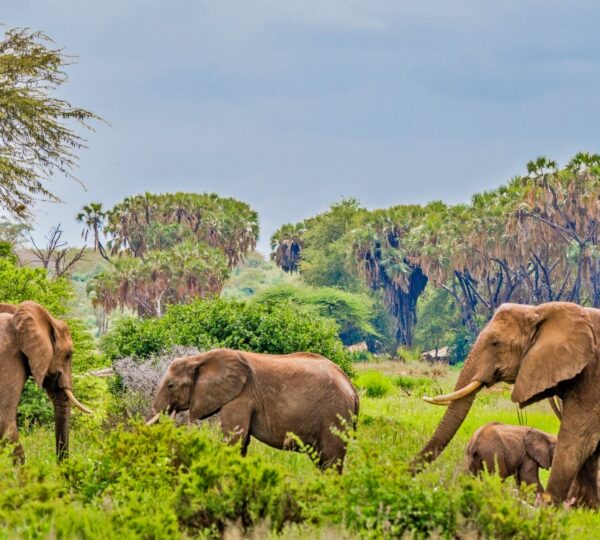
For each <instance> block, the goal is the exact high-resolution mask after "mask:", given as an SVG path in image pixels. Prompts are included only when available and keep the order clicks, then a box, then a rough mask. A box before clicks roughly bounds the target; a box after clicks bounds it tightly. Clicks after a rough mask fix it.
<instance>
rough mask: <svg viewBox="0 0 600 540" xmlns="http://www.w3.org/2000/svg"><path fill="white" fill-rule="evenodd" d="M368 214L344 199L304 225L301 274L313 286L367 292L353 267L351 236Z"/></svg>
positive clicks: (358, 204) (357, 204)
mask: <svg viewBox="0 0 600 540" xmlns="http://www.w3.org/2000/svg"><path fill="white" fill-rule="evenodd" d="M365 213H366V210H365V209H364V208H362V207H361V206H360V203H359V201H358V200H357V199H353V198H349V199H342V200H341V201H339V202H336V203H333V204H332V205H331V206H330V207H329V209H328V210H327V211H325V212H323V213H322V214H319V215H318V216H315V217H314V218H310V219H308V220H306V221H305V222H304V227H305V232H304V234H303V235H302V237H303V241H304V249H303V250H302V259H301V263H300V271H301V273H302V279H303V280H304V281H305V282H306V283H308V284H309V285H314V286H320V287H324V286H325V287H341V288H343V289H349V290H355V291H356V290H364V285H363V284H362V282H361V280H360V278H359V276H358V273H357V272H356V270H355V267H354V265H353V264H352V263H351V259H350V257H351V255H352V254H351V252H350V251H349V250H348V240H349V238H348V235H349V233H350V232H351V231H352V230H353V229H354V228H355V227H356V226H357V225H358V223H359V220H360V218H361V217H362V216H363V215H364V214H365Z"/></svg>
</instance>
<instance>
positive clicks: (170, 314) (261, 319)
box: [102, 299, 352, 374]
mask: <svg viewBox="0 0 600 540" xmlns="http://www.w3.org/2000/svg"><path fill="white" fill-rule="evenodd" d="M174 345H185V346H189V347H197V348H198V349H201V350H207V349H211V348H215V347H226V348H231V349H241V350H248V351H255V352H263V353H271V354H286V353H292V352H297V351H306V352H314V353H318V354H322V355H323V356H326V357H327V358H329V359H330V360H332V361H333V362H335V363H336V364H338V365H339V366H340V367H341V368H342V369H344V371H346V373H349V374H351V373H352V366H351V362H350V358H349V356H348V353H347V352H346V351H345V350H344V348H343V345H342V343H341V341H340V340H339V338H338V336H337V331H336V327H335V324H333V323H332V322H330V321H327V320H325V319H322V318H320V317H317V316H313V317H307V316H306V313H305V312H302V311H299V310H297V309H294V308H293V307H292V306H290V305H287V304H284V305H279V304H268V305H267V304H258V303H255V302H243V301H237V300H223V299H211V300H196V301H194V302H192V303H191V304H188V305H183V306H169V308H168V310H167V313H166V314H165V316H164V317H162V318H160V319H146V320H134V319H125V320H123V321H121V322H120V323H118V324H117V325H116V326H115V328H114V329H113V330H112V331H111V332H109V333H108V334H107V335H106V336H105V338H104V340H103V342H102V347H103V350H104V352H105V353H106V356H107V357H108V358H109V359H111V360H116V359H118V358H125V357H131V358H136V359H144V358H148V357H149V356H150V355H152V354H156V353H159V352H161V351H165V350H168V349H170V348H172V347H173V346H174Z"/></svg>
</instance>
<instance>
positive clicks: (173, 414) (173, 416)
mask: <svg viewBox="0 0 600 540" xmlns="http://www.w3.org/2000/svg"><path fill="white" fill-rule="evenodd" d="M169 416H170V417H171V418H175V417H176V416H177V411H176V410H175V409H173V410H172V411H171V414H170V415H169Z"/></svg>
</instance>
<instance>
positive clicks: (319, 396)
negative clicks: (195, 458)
mask: <svg viewBox="0 0 600 540" xmlns="http://www.w3.org/2000/svg"><path fill="white" fill-rule="evenodd" d="M358 406H359V403H358V395H357V393H356V390H355V389H354V387H353V386H352V383H351V382H350V380H349V379H348V377H347V376H346V374H345V373H344V372H343V371H342V370H341V369H340V368H339V367H338V366H337V365H335V364H334V363H333V362H331V361H330V360H328V359H327V358H324V357H322V356H319V355H317V354H312V353H305V352H300V353H294V354H286V355H270V354H257V353H251V352H244V351H236V350H230V349H215V350H212V351H208V352H205V353H202V354H199V355H197V356H191V357H187V358H178V359H176V360H174V361H173V362H172V363H171V365H170V366H169V368H168V369H167V372H166V373H165V375H164V377H163V379H162V381H161V383H160V386H159V389H158V392H157V394H156V397H155V399H154V402H153V404H152V412H151V415H150V417H149V419H148V423H149V424H151V423H154V422H155V421H156V420H158V418H159V416H160V413H161V412H162V411H166V410H168V411H169V412H180V411H186V410H189V415H190V420H191V421H194V420H197V419H203V418H207V417H208V416H211V415H213V414H215V413H217V412H219V413H220V421H221V429H222V431H223V433H224V434H225V435H226V437H227V439H228V441H229V442H231V443H236V442H238V441H241V451H242V454H244V455H245V453H246V450H247V448H248V444H249V442H250V437H251V436H252V437H254V438H256V439H257V440H259V441H261V442H263V443H266V444H268V445H269V446H272V447H274V448H279V449H284V450H298V448H297V444H296V442H295V438H294V437H293V436H290V434H293V435H295V436H296V437H297V438H298V439H300V440H301V441H302V443H303V444H304V445H309V446H311V447H313V448H314V449H315V451H316V452H317V455H318V465H319V467H320V468H322V469H325V468H328V467H330V466H335V467H336V468H337V470H338V471H340V472H341V470H342V468H343V462H344V458H345V455H346V442H345V441H344V440H343V438H340V437H339V435H338V434H337V433H335V431H336V430H344V429H346V428H348V427H353V424H354V421H355V419H356V416H357V415H358Z"/></svg>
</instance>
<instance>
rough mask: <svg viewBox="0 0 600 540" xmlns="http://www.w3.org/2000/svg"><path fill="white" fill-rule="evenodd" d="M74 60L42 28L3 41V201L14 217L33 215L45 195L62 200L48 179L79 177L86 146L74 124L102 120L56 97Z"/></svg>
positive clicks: (13, 33)
mask: <svg viewBox="0 0 600 540" xmlns="http://www.w3.org/2000/svg"><path fill="white" fill-rule="evenodd" d="M69 60H70V59H69V57H67V56H66V55H65V53H64V51H63V50H62V49H56V48H53V46H52V41H51V40H50V38H48V37H47V36H46V35H44V34H42V33H41V32H31V31H30V30H27V29H12V30H8V31H7V32H6V33H5V36H4V39H3V40H1V41H0V204H2V206H3V207H4V209H5V210H6V211H7V212H8V213H9V214H11V215H12V216H14V217H18V218H30V217H31V208H32V207H33V206H34V204H35V203H36V202H37V201H38V200H39V199H45V200H51V201H58V197H57V196H56V195H54V194H53V193H52V192H51V191H50V189H49V187H48V180H49V178H50V177H51V176H53V175H55V174H56V173H59V174H63V175H65V176H67V177H70V178H74V175H73V170H74V168H75V167H76V165H77V151H78V150H80V149H82V148H84V147H85V141H84V139H83V138H81V136H79V135H78V134H77V133H76V132H75V131H74V129H73V124H75V125H79V126H84V127H89V124H88V122H89V121H90V120H92V119H98V117H97V116H96V115H95V114H94V113H92V112H90V111H88V110H86V109H82V108H80V107H75V106H73V105H71V104H70V103H69V102H68V101H66V100H64V99H59V98H57V97H55V91H56V90H57V89H58V87H60V86H61V85H63V84H64V83H66V82H67V74H66V72H65V67H66V66H67V65H68V63H69Z"/></svg>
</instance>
